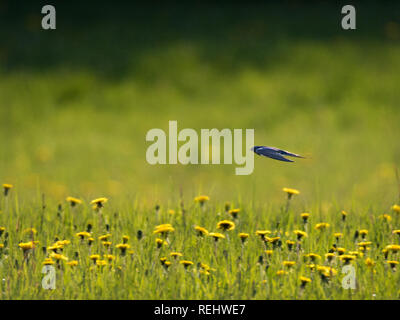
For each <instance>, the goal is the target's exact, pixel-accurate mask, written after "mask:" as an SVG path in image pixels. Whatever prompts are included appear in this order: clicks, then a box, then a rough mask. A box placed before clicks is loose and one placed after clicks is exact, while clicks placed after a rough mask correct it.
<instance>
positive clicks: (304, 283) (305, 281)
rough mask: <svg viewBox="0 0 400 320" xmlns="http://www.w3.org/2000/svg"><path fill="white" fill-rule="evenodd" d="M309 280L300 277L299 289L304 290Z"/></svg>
mask: <svg viewBox="0 0 400 320" xmlns="http://www.w3.org/2000/svg"><path fill="white" fill-rule="evenodd" d="M310 282H311V279H310V278H307V277H300V283H301V287H302V288H304V287H305V286H306V285H307V283H310Z"/></svg>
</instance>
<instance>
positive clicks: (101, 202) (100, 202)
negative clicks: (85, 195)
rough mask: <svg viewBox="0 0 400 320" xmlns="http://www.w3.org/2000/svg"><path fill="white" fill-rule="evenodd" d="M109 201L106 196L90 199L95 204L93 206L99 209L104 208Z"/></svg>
mask: <svg viewBox="0 0 400 320" xmlns="http://www.w3.org/2000/svg"><path fill="white" fill-rule="evenodd" d="M107 201H108V199H107V198H104V197H103V198H97V199H94V200H92V201H90V204H92V205H93V208H97V209H99V208H102V207H103V206H104V204H105V203H106V202H107Z"/></svg>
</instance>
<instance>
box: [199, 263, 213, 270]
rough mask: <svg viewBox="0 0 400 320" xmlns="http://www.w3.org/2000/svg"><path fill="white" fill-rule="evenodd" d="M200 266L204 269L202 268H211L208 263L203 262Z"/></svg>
mask: <svg viewBox="0 0 400 320" xmlns="http://www.w3.org/2000/svg"><path fill="white" fill-rule="evenodd" d="M200 268H201V269H204V270H210V269H211V268H210V266H209V265H208V264H205V263H200Z"/></svg>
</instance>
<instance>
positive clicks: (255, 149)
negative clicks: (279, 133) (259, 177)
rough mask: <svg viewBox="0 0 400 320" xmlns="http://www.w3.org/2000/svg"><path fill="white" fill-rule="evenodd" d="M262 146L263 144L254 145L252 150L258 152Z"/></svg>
mask: <svg viewBox="0 0 400 320" xmlns="http://www.w3.org/2000/svg"><path fill="white" fill-rule="evenodd" d="M260 148H262V147H261V146H254V147H252V148H251V151H254V152H257V150H258V149H260Z"/></svg>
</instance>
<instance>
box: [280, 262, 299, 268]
mask: <svg viewBox="0 0 400 320" xmlns="http://www.w3.org/2000/svg"><path fill="white" fill-rule="evenodd" d="M282 264H283V265H284V266H285V267H287V268H291V267H293V266H294V265H295V264H296V262H295V261H283V262H282Z"/></svg>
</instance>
